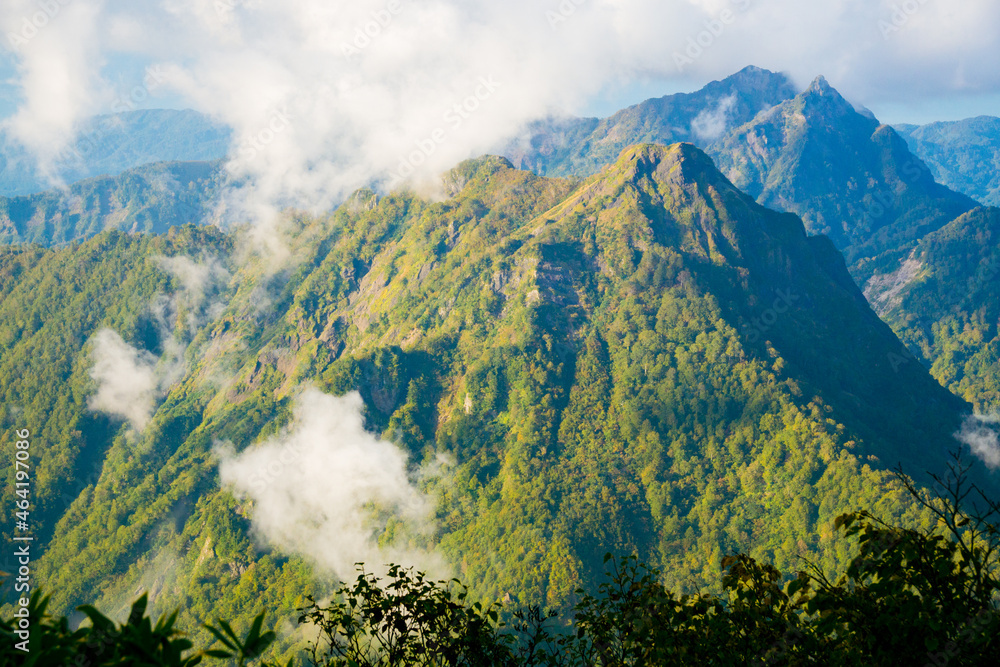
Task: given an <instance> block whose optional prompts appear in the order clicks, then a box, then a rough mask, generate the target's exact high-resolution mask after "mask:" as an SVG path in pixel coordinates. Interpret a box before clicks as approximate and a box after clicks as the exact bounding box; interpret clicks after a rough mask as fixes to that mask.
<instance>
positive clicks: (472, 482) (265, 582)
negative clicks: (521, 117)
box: [0, 68, 1000, 647]
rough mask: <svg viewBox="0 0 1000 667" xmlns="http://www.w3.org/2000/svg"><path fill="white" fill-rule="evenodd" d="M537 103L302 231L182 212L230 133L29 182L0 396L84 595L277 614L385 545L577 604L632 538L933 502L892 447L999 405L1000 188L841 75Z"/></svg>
mask: <svg viewBox="0 0 1000 667" xmlns="http://www.w3.org/2000/svg"><path fill="white" fill-rule="evenodd" d="M531 132H532V134H531V135H530V136H529V137H528V138H527V139H526V140H518V141H516V142H511V143H510V144H509V145H508V146H507V150H506V152H507V153H508V155H509V156H510V159H508V157H502V156H485V157H482V158H478V159H474V160H469V161H467V162H464V163H462V164H460V165H458V166H457V167H455V168H454V169H453V170H451V171H450V172H448V173H447V174H445V175H444V176H443V186H444V192H445V196H444V197H443V198H442V199H439V200H429V199H425V198H423V197H421V196H420V195H418V194H416V193H413V192H409V191H406V190H402V191H396V192H391V193H376V192H374V191H370V190H364V189H363V190H359V191H358V192H356V193H354V194H353V195H352V196H351V197H350V198H348V199H347V200H346V201H345V202H344V203H343V204H342V205H340V206H339V207H338V208H337V209H336V210H335V211H333V212H331V213H330V214H329V215H328V216H320V217H312V216H308V215H305V214H301V213H297V212H288V213H286V214H285V215H284V216H283V219H282V221H281V223H280V224H279V225H278V226H277V227H276V229H275V230H274V233H275V237H274V238H273V239H270V241H271V242H273V243H271V244H270V245H268V246H267V247H272V246H273V245H274V244H277V245H280V246H281V247H283V248H284V249H285V250H286V251H287V252H286V253H283V254H282V255H281V256H280V257H275V256H273V255H271V254H269V253H267V252H266V251H264V250H262V246H260V245H259V244H257V245H255V240H254V237H252V235H251V236H244V235H243V232H242V231H240V230H229V231H223V230H220V229H218V228H216V227H213V226H206V225H194V224H178V223H184V222H188V221H197V222H201V221H204V218H205V216H203V215H202V214H203V213H204V212H206V211H208V210H209V209H210V206H211V202H212V200H213V197H214V195H215V194H216V193H217V191H218V189H219V188H220V187H221V185H220V183H221V182H220V179H219V174H220V171H219V165H218V163H210V162H170V163H161V164H154V165H147V166H142V167H137V168H134V169H131V170H127V171H125V172H124V173H118V174H115V175H108V176H104V177H100V178H94V179H90V180H86V181H83V182H80V183H76V184H74V185H73V186H72V187H70V188H69V189H68V191H60V192H46V193H42V194H34V195H30V196H15V197H11V198H8V199H5V200H2V201H0V221H2V222H3V225H4V227H3V230H4V233H5V234H6V236H5V237H4V238H5V240H6V241H7V242H8V245H6V246H5V247H3V248H2V249H0V422H2V423H3V425H4V426H5V427H6V428H8V429H14V428H24V427H25V426H28V427H30V429H31V431H32V433H33V434H34V435H33V445H32V447H33V449H32V457H33V461H34V465H35V468H34V473H33V483H34V487H33V493H34V502H35V505H34V507H33V511H32V517H33V521H34V529H35V534H36V535H37V537H38V545H37V548H38V553H39V554H41V556H40V558H39V559H38V560H37V562H35V564H34V567H35V573H36V577H37V580H38V581H40V582H43V585H44V586H45V587H46V591H47V592H50V593H52V595H53V598H52V606H53V610H54V611H57V612H68V611H70V610H71V609H72V608H73V607H75V606H76V605H79V604H82V603H94V602H96V603H98V606H99V607H101V608H102V609H105V610H108V611H110V612H111V613H117V612H124V611H125V610H127V609H128V607H129V605H130V604H131V602H132V600H133V599H134V597H135V595H136V594H137V592H138V591H140V590H148V591H150V593H151V600H152V602H153V604H154V606H155V607H156V608H158V609H171V608H175V607H180V608H181V609H182V610H183V612H182V623H183V624H184V626H185V627H186V628H188V629H190V630H191V632H192V633H193V634H198V633H201V634H205V631H204V630H203V629H199V628H200V626H199V625H198V623H199V621H200V620H202V619H206V618H210V617H211V618H215V617H223V618H230V619H234V620H235V622H236V625H237V627H245V626H246V625H247V624H248V623H249V619H250V618H251V617H252V616H253V615H254V613H256V611H257V608H258V607H259V605H261V604H263V605H264V606H266V607H267V608H268V609H269V610H270V611H271V613H272V614H274V615H275V617H276V618H277V619H278V620H276V621H272V622H275V623H279V622H280V619H283V618H286V617H291V616H292V615H294V614H295V610H296V609H297V608H299V607H301V606H302V605H303V603H304V595H305V594H306V593H307V592H309V591H313V592H316V593H317V594H318V595H322V594H323V592H324V591H325V590H327V588H325V587H328V586H329V584H330V583H331V581H332V580H333V579H334V578H337V577H339V578H346V577H349V576H350V575H351V573H352V567H353V563H354V562H355V561H356V560H357V559H358V553H359V552H360V553H361V554H362V555H364V556H367V558H366V559H367V560H372V559H374V560H375V561H376V562H374V563H373V567H377V565H378V564H379V563H381V562H385V561H386V560H388V559H391V558H400V557H411V556H412V557H413V558H414V559H416V560H420V561H421V562H422V563H427V564H429V567H437V568H441V569H442V570H443V571H445V572H448V573H454V574H458V575H459V576H460V577H461V579H462V580H463V581H465V582H468V583H469V584H470V585H471V592H472V596H473V597H474V598H476V599H484V600H491V599H498V598H504V597H508V596H509V597H510V598H516V599H520V600H523V601H527V602H537V603H539V604H545V605H550V606H554V607H560V606H567V605H571V604H572V603H573V602H574V600H575V595H576V593H575V591H576V590H577V588H578V587H581V586H582V587H584V588H587V587H592V586H593V585H594V583H595V582H596V581H597V580H598V579H599V578H600V575H601V573H602V572H603V555H604V553H605V552H607V551H611V552H615V553H620V554H621V553H636V554H638V555H639V556H640V557H641V558H642V559H643V560H645V561H647V562H649V563H651V564H654V565H656V566H658V567H660V568H661V569H662V570H663V572H664V573H665V577H666V583H667V584H668V585H669V586H670V587H671V588H673V589H675V590H685V591H689V592H694V591H697V590H705V589H706V588H711V587H712V586H714V585H717V581H718V574H719V562H720V559H721V557H722V556H723V555H726V554H728V553H735V552H738V551H745V552H749V553H751V554H752V555H753V556H755V557H758V558H761V559H762V560H766V561H767V562H772V563H774V564H775V565H776V566H777V567H778V568H779V569H782V570H784V571H793V570H795V569H797V568H800V567H801V559H802V558H807V559H809V560H810V561H811V562H814V563H816V564H817V566H818V567H819V568H820V569H821V570H823V571H826V572H832V571H834V569H836V568H842V567H843V566H844V565H845V563H846V560H847V558H848V557H849V556H848V553H847V551H846V548H845V547H844V546H843V545H842V543H839V542H836V541H835V540H834V534H833V529H832V524H833V520H834V518H835V517H836V516H837V515H838V514H840V513H842V512H845V511H850V510H856V509H858V508H866V509H869V510H871V511H873V512H874V513H876V514H877V515H878V516H880V517H883V518H886V519H888V520H892V521H899V522H903V523H908V524H911V525H916V526H926V525H930V522H931V520H932V517H931V516H930V515H929V513H928V512H927V511H926V508H923V507H921V506H920V505H919V504H917V503H915V502H914V501H913V499H912V498H911V497H910V496H909V495H908V494H907V493H906V492H905V490H904V489H903V488H902V486H901V484H900V483H899V481H898V480H897V479H896V477H895V476H894V475H893V473H892V470H893V469H894V468H896V466H901V467H902V469H903V470H905V471H906V472H908V473H910V474H912V475H913V476H914V477H915V478H917V479H918V480H920V481H925V479H926V478H925V477H923V473H924V472H925V471H928V470H929V471H941V470H942V469H943V467H944V465H945V463H946V462H947V460H948V456H949V452H950V451H952V450H953V449H955V448H956V447H958V446H959V443H958V441H957V440H956V439H955V437H954V435H955V434H956V433H958V432H960V431H961V430H962V429H963V428H964V427H965V426H966V425H967V419H968V417H969V415H970V414H971V413H972V412H973V411H974V410H975V411H979V412H982V413H985V412H988V411H989V410H993V409H995V408H996V406H997V404H998V400H997V384H996V379H995V378H996V377H997V368H998V363H1000V362H998V350H1000V347H998V342H997V341H998V338H997V335H998V334H997V325H998V317H1000V315H998V312H997V309H996V304H997V296H998V295H997V294H996V285H997V279H996V278H997V270H998V267H1000V263H998V262H1000V243H998V236H997V234H998V233H1000V227H998V224H1000V216H998V210H997V209H994V208H989V207H982V206H979V205H978V203H977V202H976V201H974V200H973V199H971V198H970V197H968V196H966V195H964V194H958V193H956V192H954V191H951V190H949V189H948V188H947V187H945V186H943V185H940V184H938V183H936V182H935V180H934V177H933V172H932V171H931V169H930V168H929V167H928V166H927V165H926V164H925V163H924V162H923V161H921V160H920V159H919V158H918V157H916V156H915V155H914V154H913V152H911V149H910V148H909V147H908V144H907V143H906V141H904V139H903V138H902V137H900V135H899V134H897V133H896V131H895V130H894V129H893V128H891V127H888V126H886V125H881V124H879V123H878V121H877V120H875V119H874V118H872V117H871V115H870V114H867V113H864V112H863V111H858V110H856V109H855V108H854V107H853V106H851V105H850V104H849V103H847V102H846V101H845V100H844V99H843V97H841V96H840V95H839V94H838V93H837V92H836V91H835V90H834V89H833V88H831V87H830V86H829V85H828V84H827V83H826V82H825V80H824V79H822V78H819V79H817V80H816V81H814V82H813V83H812V85H810V86H809V88H807V89H806V90H805V91H802V92H800V93H796V92H795V90H794V88H793V87H792V86H791V84H790V83H789V81H788V80H787V79H786V78H785V77H783V76H781V75H777V74H773V73H770V72H767V71H766V70H760V69H757V68H747V69H745V70H743V71H741V72H740V73H738V74H737V75H734V77H730V78H728V79H726V80H724V81H722V82H717V83H715V84H711V85H710V86H708V87H706V88H705V89H704V90H703V91H699V92H698V93H694V94H691V95H687V96H668V97H667V98H662V99H660V100H652V101H649V102H647V103H644V104H642V105H638V106H637V107H633V108H632V109H628V110H625V111H623V112H621V113H619V114H616V115H615V116H612V117H611V118H609V119H604V120H596V119H575V120H574V119H563V120H552V121H548V122H546V123H540V124H537V125H536V126H534V127H533V128H532V130H531ZM690 139H694V140H695V141H696V142H697V141H700V142H701V143H702V144H703V146H702V147H701V148H699V147H698V146H696V145H694V144H692V143H690V142H686V141H681V142H680V143H677V140H690ZM663 143H667V144H669V145H662V144H663ZM518 151H519V152H518ZM515 161H516V162H517V164H515ZM123 164H124V162H123ZM518 165H520V166H522V167H531V169H525V168H518ZM537 172H541V173H537ZM546 174H549V175H546ZM552 174H560V176H553V175H552ZM564 176H565V177H564ZM879 207H880V208H879ZM136 232H143V233H136ZM258 240H259V239H258ZM880 316H881V317H880ZM331 434H334V435H331ZM979 453H980V455H983V451H980V452H979ZM987 453H988V451H987ZM984 459H985V460H987V461H989V459H988V457H986V456H984ZM976 462H977V463H976V467H975V468H974V470H973V473H972V474H973V477H974V479H975V480H976V481H977V482H978V483H979V484H980V485H981V486H982V488H984V489H986V490H987V491H990V492H996V491H997V490H998V489H1000V473H997V472H996V471H992V470H991V469H989V468H987V467H986V466H983V465H981V464H980V463H979V459H976ZM390 473H391V474H390ZM358 480H361V482H358ZM14 493H15V485H14V483H13V471H11V472H10V473H8V480H7V484H5V486H4V497H3V501H4V506H5V507H12V506H13V503H14ZM10 525H12V524H11V522H5V523H4V526H8V527H7V528H4V529H3V530H4V531H5V532H4V539H5V541H6V542H7V543H8V545H9V544H10V543H11V542H10V540H11V537H12V536H11V533H10V528H9V526H10ZM11 552H12V550H11V549H7V550H6V551H5V553H11ZM11 567H12V565H11V564H10V563H7V564H6V565H5V566H4V565H0V568H2V569H5V570H8V571H10V569H11ZM8 593H9V591H8ZM8 599H9V595H8ZM298 639H299V638H297V637H294V636H289V637H286V638H285V641H286V647H287V646H291V645H293V644H294V643H295V642H296V641H298Z"/></svg>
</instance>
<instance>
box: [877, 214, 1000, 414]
mask: <svg viewBox="0 0 1000 667" xmlns="http://www.w3.org/2000/svg"><path fill="white" fill-rule="evenodd" d="M867 291H868V295H869V299H871V301H872V303H873V304H874V305H875V307H876V308H877V309H878V310H879V312H880V313H881V314H882V316H883V318H884V319H885V321H886V322H888V323H889V324H890V325H891V326H892V327H893V329H894V330H895V331H896V333H897V334H899V336H900V337H901V338H902V339H903V341H904V342H906V343H907V344H908V345H909V346H910V348H911V349H912V350H913V351H914V352H915V353H916V355H917V357H918V358H920V359H921V360H922V361H924V363H926V364H927V365H928V366H929V367H930V369H931V374H932V375H934V377H935V378H937V379H938V381H940V382H941V384H943V385H944V386H946V387H948V388H949V389H951V391H952V392H954V393H955V394H956V395H958V396H961V397H962V398H964V399H965V400H967V401H969V402H970V403H972V404H973V405H975V406H976V409H977V410H978V411H979V412H980V413H982V414H990V413H997V412H1000V331H998V326H1000V209H997V208H977V209H975V210H974V211H970V212H969V213H966V214H965V215H963V216H961V217H960V218H958V219H957V220H955V221H954V222H951V223H949V224H948V225H946V226H944V227H943V228H941V229H940V230H938V231H936V232H934V233H932V234H929V235H928V236H926V237H924V238H923V239H922V240H921V241H920V244H919V245H918V246H917V247H916V248H915V249H914V250H913V253H912V255H911V256H910V257H909V258H908V259H907V260H906V262H904V264H903V265H902V266H901V267H900V268H899V270H897V271H896V272H895V273H893V274H890V275H888V276H882V277H880V279H879V280H877V281H874V282H873V283H871V284H869V285H868V288H867Z"/></svg>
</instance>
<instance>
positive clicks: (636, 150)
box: [612, 142, 726, 184]
mask: <svg viewBox="0 0 1000 667" xmlns="http://www.w3.org/2000/svg"><path fill="white" fill-rule="evenodd" d="M612 169H613V170H614V171H617V172H619V173H623V174H628V175H629V176H631V177H635V176H638V175H644V174H651V173H656V174H657V175H659V176H660V178H661V180H666V181H670V182H675V183H678V184H687V183H693V182H715V181H719V180H726V179H725V176H723V175H722V173H721V172H720V171H719V170H718V168H717V167H716V166H715V162H713V161H712V158H710V157H709V156H708V155H707V154H706V153H705V152H704V151H702V150H701V149H700V148H698V147H697V146H695V145H694V144H691V143H687V142H680V143H675V144H670V145H669V146H664V145H661V144H636V145H634V146H629V147H628V148H626V149H625V150H624V151H622V153H621V155H620V156H619V157H618V160H617V162H616V163H615V166H614V167H613V168H612Z"/></svg>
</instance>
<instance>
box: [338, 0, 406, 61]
mask: <svg viewBox="0 0 1000 667" xmlns="http://www.w3.org/2000/svg"><path fill="white" fill-rule="evenodd" d="M402 11H403V3H402V1H401V0H389V2H388V3H387V4H386V6H385V9H377V10H375V11H374V12H372V14H371V19H370V20H368V21H366V22H365V23H364V24H363V25H360V26H358V27H356V28H355V29H354V39H353V40H352V42H351V43H350V44H348V43H347V42H344V43H342V44H341V45H340V52H341V53H343V54H344V57H345V58H347V59H348V60H350V59H351V58H353V57H355V56H357V55H360V54H361V52H362V51H364V50H365V49H367V48H368V47H369V46H370V45H371V44H372V42H373V41H375V39H377V38H378V37H379V36H380V35H381V34H382V32H383V31H384V30H385V29H387V28H388V27H389V25H390V24H391V23H392V20H393V19H394V18H395V17H396V16H398V15H399V14H400V13H402Z"/></svg>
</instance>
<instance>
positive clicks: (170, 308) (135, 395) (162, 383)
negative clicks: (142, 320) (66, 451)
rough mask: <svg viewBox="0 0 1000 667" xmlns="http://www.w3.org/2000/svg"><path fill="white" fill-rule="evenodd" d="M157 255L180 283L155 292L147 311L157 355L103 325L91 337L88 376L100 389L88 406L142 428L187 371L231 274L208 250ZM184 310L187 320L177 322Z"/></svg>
mask: <svg viewBox="0 0 1000 667" xmlns="http://www.w3.org/2000/svg"><path fill="white" fill-rule="evenodd" d="M153 261H154V262H155V263H156V264H157V265H158V266H159V267H160V268H161V269H162V270H163V271H165V272H166V273H169V274H170V275H172V276H174V277H175V278H176V279H177V281H178V282H179V283H180V284H181V289H180V290H178V291H177V292H175V293H173V294H170V295H167V294H157V295H156V296H155V297H153V299H152V300H151V301H150V304H149V314H150V315H151V316H152V318H153V320H154V321H155V322H156V326H157V328H158V329H159V337H160V341H161V346H162V351H161V353H160V355H159V357H157V356H156V355H154V354H152V353H150V352H148V351H146V350H139V349H137V348H135V347H133V346H131V345H129V344H128V343H126V342H125V341H124V340H123V339H122V337H121V336H120V335H119V334H118V333H116V332H115V331H112V330H111V329H100V330H99V331H98V332H97V333H95V334H94V335H93V337H92V338H91V344H92V345H93V359H94V365H93V367H92V368H91V369H90V376H91V377H92V378H93V379H94V380H95V381H96V382H97V389H96V391H95V393H94V395H93V396H92V397H91V399H90V401H89V407H90V409H91V410H97V411H100V412H105V413H107V414H110V415H114V416H117V417H122V418H124V419H126V420H127V421H128V422H129V423H130V424H131V426H132V428H133V429H134V430H136V431H139V432H141V431H142V430H143V429H145V427H146V425H147V424H148V423H149V420H150V418H151V417H152V415H153V411H154V410H155V409H156V405H157V403H158V402H159V400H160V399H161V398H162V397H163V396H165V395H166V394H167V392H168V391H169V390H170V388H171V387H172V386H173V385H175V384H176V383H178V382H180V380H181V379H182V378H183V377H184V374H185V373H186V372H187V369H188V366H187V362H186V360H185V356H186V355H187V352H188V347H189V345H190V340H191V338H193V337H194V335H195V334H196V333H197V332H198V329H199V328H200V327H201V326H203V325H204V324H205V323H206V322H209V321H211V320H212V319H215V318H216V317H218V316H219V315H220V314H221V312H222V310H223V309H224V308H225V302H224V300H223V299H222V298H221V297H220V296H219V290H220V288H221V287H222V285H223V284H224V282H225V281H228V280H229V278H230V274H229V272H228V271H227V270H226V268H225V267H224V266H223V265H222V263H221V262H220V261H219V259H218V258H216V257H214V256H212V255H207V254H206V255H204V256H203V257H202V258H201V261H200V262H196V261H194V260H192V259H191V258H189V257H186V256H184V255H176V256H174V257H164V256H157V257H154V258H153ZM182 312H183V313H184V314H185V315H186V317H185V320H184V322H183V323H182V324H184V325H185V326H182V327H178V326H177V324H178V315H179V313H182Z"/></svg>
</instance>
